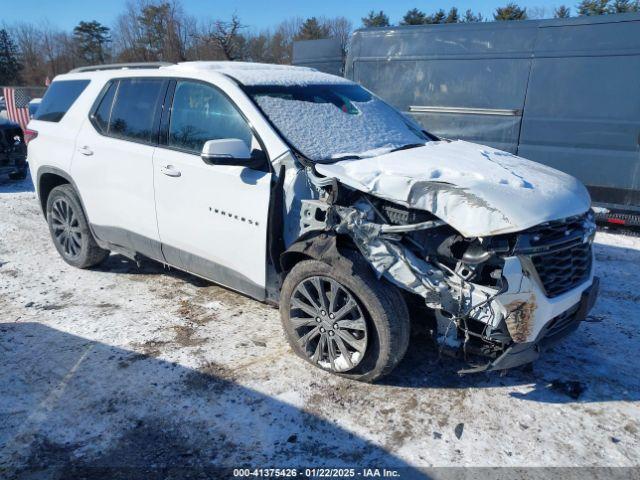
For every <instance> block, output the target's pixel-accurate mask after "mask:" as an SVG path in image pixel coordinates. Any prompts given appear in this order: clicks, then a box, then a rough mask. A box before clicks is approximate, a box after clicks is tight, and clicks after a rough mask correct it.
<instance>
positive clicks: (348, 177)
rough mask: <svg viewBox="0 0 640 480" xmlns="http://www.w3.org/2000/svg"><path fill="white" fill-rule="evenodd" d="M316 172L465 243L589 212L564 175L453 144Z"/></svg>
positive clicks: (581, 190)
mask: <svg viewBox="0 0 640 480" xmlns="http://www.w3.org/2000/svg"><path fill="white" fill-rule="evenodd" d="M316 170H317V171H318V172H319V173H320V174H322V175H326V176H328V177H335V178H336V179H338V181H340V182H342V183H344V184H345V185H348V186H350V187H352V188H355V189H357V190H360V191H362V192H367V193H371V194H372V195H375V196H377V197H380V198H383V199H385V200H389V201H391V202H395V203H399V204H401V205H404V206H406V207H410V208H415V209H419V210H426V211H428V212H431V213H433V214H434V215H436V216H437V217H438V218H440V219H441V220H444V221H445V222H447V223H448V224H449V225H451V226H452V227H453V228H455V229H456V230H457V231H458V232H460V233H461V234H462V235H464V236H465V237H482V236H487V235H496V234H500V233H510V232H518V231H521V230H524V229H527V228H529V227H533V226H534V225H538V224H540V223H544V222H547V221H550V220H558V219H561V218H565V217H570V216H573V215H579V214H582V213H584V212H586V211H587V210H588V209H589V207H590V205H591V199H590V197H589V194H588V193H587V189H586V188H585V187H584V185H582V183H580V182H579V181H578V180H577V179H575V178H574V177H572V176H570V175H567V174H566V173H562V172H560V171H558V170H555V169H553V168H550V167H547V166H545V165H541V164H539V163H535V162H532V161H530V160H525V159H524V158H520V157H517V156H516V155H513V154H511V153H507V152H503V151H500V150H496V149H494V148H491V147H486V146H484V145H477V144H474V143H469V142H464V141H460V140H458V141H454V142H446V141H440V142H429V143H428V144H426V145H425V146H424V147H418V148H413V149H410V150H402V151H398V152H393V153H388V154H384V155H380V156H377V157H372V158H363V159H358V160H343V161H339V162H336V163H333V164H317V165H316Z"/></svg>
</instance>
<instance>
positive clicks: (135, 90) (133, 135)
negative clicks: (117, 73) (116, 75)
mask: <svg viewBox="0 0 640 480" xmlns="http://www.w3.org/2000/svg"><path fill="white" fill-rule="evenodd" d="M164 87H165V80H164V79H161V78H125V79H122V80H120V82H119V85H118V88H117V90H116V92H115V101H114V103H113V108H112V109H111V116H110V119H109V127H108V134H109V135H110V136H113V137H118V138H124V139H130V140H137V141H142V142H151V141H152V140H153V137H154V133H155V130H156V128H155V119H156V111H157V108H158V106H159V105H160V101H161V96H163V95H164V92H165V88H164Z"/></svg>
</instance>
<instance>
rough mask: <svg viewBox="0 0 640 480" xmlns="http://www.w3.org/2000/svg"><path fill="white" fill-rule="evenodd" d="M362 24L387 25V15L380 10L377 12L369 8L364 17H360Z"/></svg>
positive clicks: (368, 25)
mask: <svg viewBox="0 0 640 480" xmlns="http://www.w3.org/2000/svg"><path fill="white" fill-rule="evenodd" d="M362 25H364V26H365V27H388V26H389V25H390V23H389V17H388V16H387V15H386V14H385V13H384V12H383V11H382V10H380V11H379V12H377V13H376V12H374V11H373V10H371V11H370V12H369V14H368V15H367V16H366V17H363V18H362Z"/></svg>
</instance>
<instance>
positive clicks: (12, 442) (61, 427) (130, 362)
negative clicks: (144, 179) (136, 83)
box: [0, 179, 640, 473]
mask: <svg viewBox="0 0 640 480" xmlns="http://www.w3.org/2000/svg"><path fill="white" fill-rule="evenodd" d="M596 242H597V243H596V257H597V266H596V268H597V273H598V275H600V277H601V279H602V285H601V288H602V292H601V296H600V299H599V301H598V303H597V305H596V307H595V309H594V311H593V312H592V314H591V315H590V317H589V318H588V319H587V321H586V322H585V323H584V324H583V325H581V327H580V328H579V330H578V331H577V332H576V333H575V334H574V335H573V336H571V337H570V338H568V339H567V340H566V341H565V342H564V343H563V344H562V345H561V346H559V347H557V348H556V349H555V351H554V352H552V353H550V354H548V355H546V356H544V357H543V358H542V359H541V360H540V361H538V362H537V363H536V365H535V367H534V369H533V371H532V372H528V371H525V370H515V371H510V372H508V373H507V374H506V375H505V376H500V375H499V374H498V373H492V374H479V375H470V376H465V377H458V376H457V375H456V374H455V371H456V370H457V369H459V368H460V364H457V363H455V362H453V361H451V360H448V359H443V360H442V361H440V362H438V360H437V358H436V355H435V354H434V352H433V350H432V349H431V347H430V345H429V343H428V342H427V341H426V340H425V339H424V338H421V337H415V338H413V339H412V342H411V345H410V347H409V353H408V355H407V357H406V358H405V360H404V361H403V362H402V363H401V364H400V366H399V367H398V369H397V370H396V371H395V372H394V373H393V375H392V376H391V377H389V378H386V379H385V380H384V381H383V382H382V383H380V384H376V385H366V384H359V383H355V382H351V381H348V380H344V379H341V378H338V377H336V376H333V375H329V374H326V373H324V372H321V371H320V370H318V369H313V368H310V367H309V366H308V364H306V363H305V362H303V361H302V360H300V359H298V358H297V357H295V356H294V355H293V353H292V352H291V351H290V349H289V348H288V346H287V345H286V343H285V341H284V338H283V336H282V334H281V330H280V322H279V316H278V312H277V310H275V309H273V308H271V307H268V306H265V305H262V304H260V303H257V302H255V301H252V300H249V299H247V298H245V297H243V296H241V295H238V294H235V293H233V292H230V291H228V290H225V289H223V288H220V287H217V286H215V285H211V284H209V283H207V282H204V281H202V280H199V279H196V278H194V277H190V276H188V275H185V274H182V273H179V272H176V271H173V270H171V271H170V270H165V269H164V268H163V267H162V266H161V265H158V264H155V263H152V262H148V263H145V264H143V265H142V267H141V268H138V267H136V265H135V264H133V263H132V262H130V261H129V260H127V259H125V258H123V257H121V256H118V255H112V256H111V257H110V258H109V260H108V261H107V262H106V263H105V265H103V266H101V267H100V268H98V269H94V270H90V271H82V270H77V269H74V268H72V267H70V266H68V265H67V264H65V263H64V262H63V261H62V260H61V259H60V257H59V256H58V255H57V253H56V251H55V249H54V247H53V245H52V244H51V241H50V239H49V233H48V230H47V227H46V224H45V222H44V220H43V218H42V214H41V211H40V207H39V205H38V203H37V201H36V199H35V194H34V193H33V187H32V185H31V183H30V181H28V180H27V181H24V182H18V183H15V182H9V181H6V180H4V179H0V368H1V369H2V376H0V471H5V472H12V471H28V472H32V473H33V472H40V471H45V472H49V473H56V472H57V473H59V472H73V471H74V469H79V468H80V469H81V468H82V467H86V466H92V467H109V468H111V467H127V468H139V469H153V468H157V467H163V466H166V465H170V466H174V467H186V468H200V467H203V466H204V467H206V466H210V465H225V466H229V467H235V466H240V465H254V466H255V465H260V466H280V467H285V466H310V465H314V466H336V465H349V466H356V465H357V466H363V467H371V466H404V467H406V468H408V469H412V468H415V467H428V466H452V465H456V466H530V465H544V466H576V465H580V466H593V465H608V466H632V465H634V466H637V465H638V463H639V460H638V446H639V444H640V433H639V430H640V405H639V404H640V375H638V360H637V358H638V352H639V351H640V349H639V348H638V347H639V346H640V336H639V334H638V332H639V331H640V276H638V273H637V272H638V265H639V264H640V238H633V237H628V236H623V235H618V234H610V233H599V234H598V236H597V238H596Z"/></svg>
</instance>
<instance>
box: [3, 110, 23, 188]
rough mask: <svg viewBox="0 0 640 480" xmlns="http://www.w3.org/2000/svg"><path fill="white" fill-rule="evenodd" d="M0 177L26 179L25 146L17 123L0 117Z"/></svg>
mask: <svg viewBox="0 0 640 480" xmlns="http://www.w3.org/2000/svg"><path fill="white" fill-rule="evenodd" d="M0 175H1V176H4V175H9V178H11V179H12V180H23V179H24V178H26V177H27V145H26V144H25V143H24V135H23V133H22V129H21V128H20V126H19V125H18V124H17V123H14V122H12V121H10V120H7V119H5V118H2V117H0Z"/></svg>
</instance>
